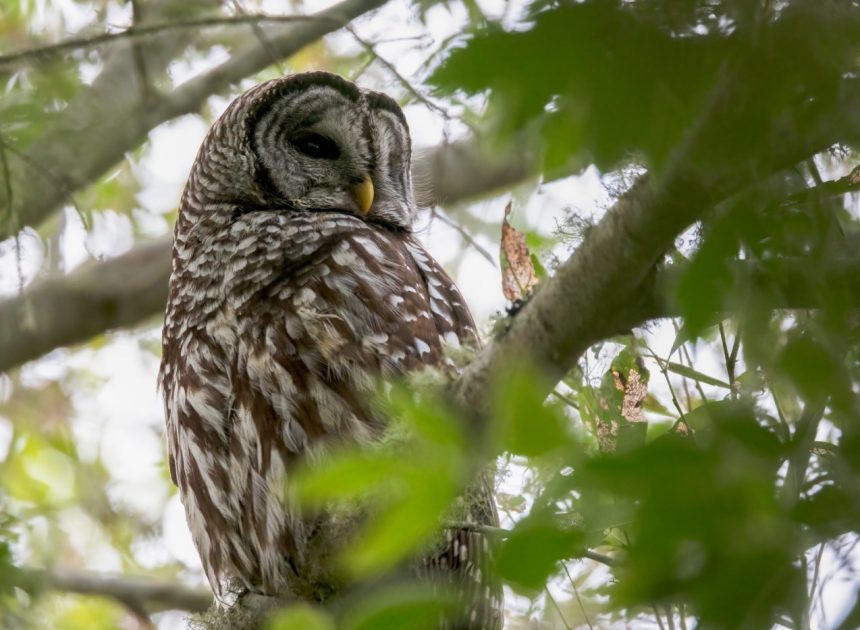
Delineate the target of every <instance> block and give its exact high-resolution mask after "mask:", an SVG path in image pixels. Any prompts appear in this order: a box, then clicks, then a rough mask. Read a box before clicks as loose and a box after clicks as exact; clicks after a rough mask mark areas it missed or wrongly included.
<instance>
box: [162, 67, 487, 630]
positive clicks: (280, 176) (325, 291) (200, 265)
mask: <svg viewBox="0 0 860 630" xmlns="http://www.w3.org/2000/svg"><path fill="white" fill-rule="evenodd" d="M410 154H411V148H410V138H409V131H408V127H407V123H406V119H405V117H404V115H403V112H402V111H401V109H400V107H399V106H398V105H397V104H396V103H395V102H394V101H393V100H392V99H391V98H389V97H388V96H385V95H383V94H379V93H376V92H371V91H367V90H363V89H359V88H358V87H356V86H355V85H354V84H352V83H350V82H348V81H346V80H344V79H342V78H340V77H338V76H336V75H332V74H327V73H307V74H299V75H293V76H289V77H284V78H280V79H276V80H273V81H269V82H267V83H263V84H261V85H258V86H257V87H255V88H252V89H251V90H249V91H247V92H246V93H245V94H243V95H242V96H240V97H239V98H238V99H236V100H235V101H234V102H233V103H232V104H231V105H230V106H229V107H228V108H227V110H226V111H225V113H224V114H223V115H222V116H221V117H220V119H219V120H218V121H217V122H216V123H215V124H214V126H213V127H212V129H211V130H210V131H209V134H208V135H207V136H206V139H205V141H204V142H203V145H202V146H201V148H200V151H199V153H198V155H197V159H196V160H195V162H194V166H193V168H192V171H191V174H190V177H189V179H188V183H187V185H186V187H185V190H184V193H183V195H182V200H181V204H180V210H179V218H178V221H177V224H176V231H175V240H174V246H173V273H172V275H171V279H170V292H169V298H168V304H167V312H166V317H165V324H164V333H163V347H164V354H163V360H162V364H161V372H160V387H161V390H162V392H163V395H164V400H165V409H166V416H167V438H168V450H169V463H170V474H171V477H172V478H173V481H174V483H176V484H177V485H178V487H179V491H180V496H181V498H182V502H183V504H184V506H185V512H186V516H187V520H188V524H189V527H190V529H191V534H192V537H193V540H194V543H195V545H196V547H197V550H198V552H199V554H200V557H201V559H202V563H203V567H204V569H205V572H206V575H207V578H208V579H209V582H210V583H211V585H212V587H213V589H214V590H215V592H216V594H217V595H219V597H220V596H222V595H224V591H225V584H227V583H231V584H234V585H235V584H238V585H240V586H241V587H242V588H244V589H246V590H247V591H250V592H254V593H262V594H269V595H272V594H278V593H284V592H285V591H289V590H290V589H291V584H292V580H293V578H295V576H296V575H297V574H301V572H302V571H303V568H304V567H305V563H304V560H305V554H306V552H307V549H308V545H309V544H310V542H309V540H310V538H311V537H312V536H313V535H314V528H315V527H316V526H317V525H315V524H314V523H311V522H309V521H308V519H307V518H306V517H304V516H302V515H301V514H299V513H298V512H297V510H296V509H295V508H293V507H291V501H290V497H289V496H285V493H286V491H285V489H284V488H285V485H284V479H285V477H286V475H288V474H289V471H290V470H291V469H292V468H293V467H294V466H295V464H296V463H298V462H301V461H302V460H303V459H306V458H309V457H313V458H318V457H324V456H325V454H326V452H327V451H328V450H329V449H330V447H331V446H332V445H333V444H336V443H338V442H344V441H351V442H354V443H356V442H357V443H370V442H372V441H373V440H377V439H379V437H380V435H381V431H382V429H383V425H384V419H382V418H380V417H379V414H378V413H376V412H375V411H374V409H372V408H371V405H370V404H369V402H368V395H367V394H368V392H369V389H370V388H371V387H372V386H373V385H374V383H375V382H376V381H377V379H379V378H382V379H385V378H393V377H396V376H397V375H399V374H403V373H405V372H407V371H411V370H416V369H419V368H422V367H423V366H428V365H433V364H435V363H437V362H438V361H440V359H441V358H442V356H443V351H444V348H445V346H446V345H448V344H453V345H459V344H464V343H469V344H474V343H476V341H477V337H476V333H475V328H474V323H473V321H472V317H471V315H470V313H469V310H468V308H467V306H466V304H465V301H464V300H463V297H462V295H461V294H460V292H459V291H458V290H457V288H456V287H455V286H454V284H453V282H452V281H451V279H450V278H449V277H448V276H447V274H446V273H445V271H444V270H443V269H442V268H441V267H440V265H439V264H438V263H437V262H436V261H435V260H434V259H433V258H432V256H430V254H428V253H427V252H426V251H425V250H424V248H423V247H422V246H421V244H420V243H419V242H418V240H416V238H415V237H414V236H413V234H412V233H411V226H412V223H413V219H414V217H415V214H416V207H415V201H414V196H413V191H412V182H411V176H410ZM479 485H480V486H481V489H480V492H479V493H478V494H479V495H480V496H479V500H478V501H477V502H476V504H477V507H476V508H475V509H474V510H473V515H474V518H475V520H477V521H478V522H479V523H483V524H493V523H494V522H495V520H496V516H495V508H494V507H493V505H492V494H491V490H490V486H489V485H488V484H483V485H481V484H479ZM473 529H474V528H473ZM446 534H447V535H446V536H443V537H442V538H441V539H440V540H441V541H442V542H441V545H440V546H439V548H437V549H435V550H434V551H433V552H431V553H429V555H428V557H426V558H423V559H421V560H419V562H418V569H417V570H416V571H417V572H419V573H422V572H423V575H424V576H425V577H426V576H427V575H431V576H434V575H435V576H436V577H439V576H442V577H444V579H447V580H448V584H449V585H453V586H455V591H456V592H458V593H460V596H461V597H462V598H463V599H464V602H463V605H462V606H461V611H460V613H458V614H459V615H460V616H459V617H457V619H456V620H454V621H451V620H448V621H447V622H445V623H446V624H447V625H454V626H456V627H474V628H478V627H490V628H493V627H498V626H499V625H500V614H499V601H500V600H499V597H500V593H499V592H498V588H497V587H496V586H495V585H493V584H492V583H491V582H490V579H489V577H488V571H487V565H486V562H487V557H486V556H487V553H488V551H487V546H486V541H485V540H483V539H482V537H481V535H480V534H479V533H477V532H476V531H472V529H470V530H452V531H448V532H446Z"/></svg>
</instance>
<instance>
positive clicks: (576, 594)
mask: <svg viewBox="0 0 860 630" xmlns="http://www.w3.org/2000/svg"><path fill="white" fill-rule="evenodd" d="M561 566H562V567H563V568H564V572H565V574H566V575H567V579H568V580H570V586H571V588H573V595H574V597H576V602H577V603H578V604H579V609H580V610H581V611H582V617H583V619H585V625H587V626H588V627H589V629H590V630H594V626H592V625H591V620H590V619H589V618H588V612H587V611H586V610H585V605H584V604H583V603H582V598H580V596H579V589H578V588H576V582H574V581H573V576H572V575H571V574H570V571H569V570H568V568H567V565H566V564H565V563H564V562H562V563H561Z"/></svg>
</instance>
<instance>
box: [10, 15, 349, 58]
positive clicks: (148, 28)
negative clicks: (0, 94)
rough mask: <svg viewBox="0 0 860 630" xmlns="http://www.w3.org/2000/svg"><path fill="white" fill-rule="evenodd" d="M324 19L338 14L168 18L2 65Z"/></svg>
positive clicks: (25, 53)
mask: <svg viewBox="0 0 860 630" xmlns="http://www.w3.org/2000/svg"><path fill="white" fill-rule="evenodd" d="M323 20H328V21H335V18H331V17H327V16H316V15H267V14H263V13H255V14H251V15H229V16H212V17H203V18H195V19H189V20H171V21H169V22H167V21H165V22H157V23H153V24H141V25H134V26H130V27H129V28H127V29H125V30H123V31H119V32H117V33H99V34H98V35H90V36H87V37H71V38H69V39H66V40H63V41H61V42H57V43H56V44H48V45H46V46H40V47H38V48H27V49H25V50H19V51H16V52H11V53H7V54H5V55H0V67H2V66H9V65H21V64H25V63H31V62H33V61H41V60H44V59H47V58H50V57H56V56H57V55H61V54H63V53H67V52H70V51H72V50H80V49H84V48H94V47H96V46H101V45H103V44H107V43H113V42H117V41H122V40H128V39H131V40H135V39H140V38H143V37H152V36H154V35H161V34H163V33H167V32H169V31H183V30H189V29H201V28H212V27H215V26H244V25H250V26H259V25H260V24H284V23H292V22H308V21H323Z"/></svg>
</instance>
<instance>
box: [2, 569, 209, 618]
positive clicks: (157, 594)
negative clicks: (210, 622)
mask: <svg viewBox="0 0 860 630" xmlns="http://www.w3.org/2000/svg"><path fill="white" fill-rule="evenodd" d="M15 573H16V577H17V580H16V581H17V582H18V583H19V585H20V586H21V587H22V588H24V589H25V590H29V591H33V590H41V589H53V590H57V591H65V592H67V593H78V594H80V595H96V596H100V597H108V598H111V599H114V600H116V601H118V602H120V603H122V604H123V605H125V606H127V607H128V608H129V609H131V610H133V611H135V612H136V613H142V614H152V613H157V612H161V611H164V610H188V611H191V612H204V611H206V610H208V609H209V607H210V606H211V605H212V601H213V598H212V593H211V592H210V591H209V589H206V588H192V587H188V586H184V585H182V584H178V583H176V582H166V581H163V580H158V579H154V578H143V577H128V576H120V575H104V574H98V573H89V572H80V571H69V570H64V569H32V568H27V569H18V570H16V572H15Z"/></svg>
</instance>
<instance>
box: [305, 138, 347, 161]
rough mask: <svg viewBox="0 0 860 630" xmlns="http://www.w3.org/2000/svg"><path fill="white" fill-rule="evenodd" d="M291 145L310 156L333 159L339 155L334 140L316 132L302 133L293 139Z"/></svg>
mask: <svg viewBox="0 0 860 630" xmlns="http://www.w3.org/2000/svg"><path fill="white" fill-rule="evenodd" d="M293 145H294V146H295V147H296V148H297V149H298V150H299V151H301V152H302V153H304V154H305V155H307V156H309V157H312V158H319V159H321V160H335V159H337V158H339V157H340V149H339V148H338V146H337V145H336V144H335V143H334V141H333V140H329V139H328V138H326V137H325V136H321V135H320V134H318V133H306V134H302V135H300V136H298V137H296V138H294V139H293Z"/></svg>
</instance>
